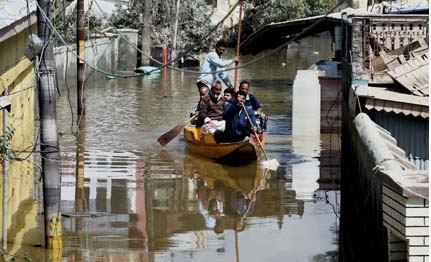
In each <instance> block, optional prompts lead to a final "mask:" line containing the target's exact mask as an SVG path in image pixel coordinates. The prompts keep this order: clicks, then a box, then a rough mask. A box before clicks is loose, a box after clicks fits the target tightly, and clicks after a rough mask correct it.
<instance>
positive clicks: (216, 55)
mask: <svg viewBox="0 0 431 262" xmlns="http://www.w3.org/2000/svg"><path fill="white" fill-rule="evenodd" d="M225 49H226V43H225V42H224V41H223V40H220V41H218V42H217V44H216V46H215V50H214V51H212V52H209V53H208V54H207V55H206V56H205V60H204V62H203V64H202V66H201V69H200V75H199V77H198V81H197V82H196V85H197V86H198V89H200V88H201V87H202V86H204V85H205V86H208V87H209V88H211V86H212V85H213V84H214V81H215V80H216V79H217V75H218V76H219V77H220V78H221V80H223V82H224V83H225V85H226V86H227V87H228V88H232V83H231V81H230V79H229V77H228V76H227V74H226V72H225V71H222V72H218V73H216V72H217V71H220V70H222V68H225V67H227V66H229V65H231V64H233V63H235V62H238V61H239V56H235V57H234V58H232V59H229V60H223V59H221V56H222V54H223V52H224V50H225Z"/></svg>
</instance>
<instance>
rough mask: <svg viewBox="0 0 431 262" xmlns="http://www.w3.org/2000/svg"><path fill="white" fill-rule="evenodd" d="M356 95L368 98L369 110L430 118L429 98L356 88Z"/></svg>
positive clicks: (360, 86)
mask: <svg viewBox="0 0 431 262" xmlns="http://www.w3.org/2000/svg"><path fill="white" fill-rule="evenodd" d="M355 93H356V95H357V96H359V97H366V98H367V99H366V102H365V108H367V109H368V110H370V109H375V110H377V111H382V110H384V111H386V112H393V113H395V114H400V113H402V114H404V115H413V116H415V117H417V116H421V117H423V118H428V117H429V106H428V103H429V98H428V97H419V96H415V95H408V94H402V93H398V92H393V91H390V90H388V89H386V88H380V87H370V86H366V85H358V86H355Z"/></svg>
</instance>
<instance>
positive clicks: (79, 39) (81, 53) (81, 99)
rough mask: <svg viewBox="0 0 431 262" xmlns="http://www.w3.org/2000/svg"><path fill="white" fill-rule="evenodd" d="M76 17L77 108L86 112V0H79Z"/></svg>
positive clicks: (81, 111)
mask: <svg viewBox="0 0 431 262" xmlns="http://www.w3.org/2000/svg"><path fill="white" fill-rule="evenodd" d="M76 6H77V12H76V13H77V17H76V21H77V23H76V49H77V50H78V57H77V59H76V64H77V67H78V68H77V72H78V74H77V79H76V80H77V86H76V88H77V89H78V90H77V94H78V97H77V99H78V100H77V105H78V106H77V108H78V114H79V115H81V114H85V83H84V82H85V63H84V61H85V12H84V0H77V3H76Z"/></svg>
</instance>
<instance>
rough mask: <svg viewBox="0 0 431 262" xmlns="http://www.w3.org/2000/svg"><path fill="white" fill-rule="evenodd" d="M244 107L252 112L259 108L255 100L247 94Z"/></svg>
mask: <svg viewBox="0 0 431 262" xmlns="http://www.w3.org/2000/svg"><path fill="white" fill-rule="evenodd" d="M245 106H246V107H247V108H250V109H253V110H258V109H259V108H261V106H260V103H259V101H257V98H256V97H255V96H254V95H252V94H247V97H246V100H245Z"/></svg>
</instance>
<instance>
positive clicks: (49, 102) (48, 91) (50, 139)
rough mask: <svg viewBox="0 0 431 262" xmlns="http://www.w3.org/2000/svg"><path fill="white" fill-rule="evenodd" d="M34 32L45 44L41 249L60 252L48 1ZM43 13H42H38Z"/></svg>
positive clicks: (40, 1)
mask: <svg viewBox="0 0 431 262" xmlns="http://www.w3.org/2000/svg"><path fill="white" fill-rule="evenodd" d="M37 3H38V5H39V6H40V8H39V9H38V10H37V21H38V24H37V29H38V35H39V38H41V39H42V41H43V43H44V44H45V51H44V52H43V54H42V56H41V57H40V66H39V78H38V87H39V118H40V151H41V156H42V178H43V207H44V216H45V247H46V248H49V249H61V248H62V232H61V211H60V199H61V185H60V164H59V163H60V148H59V144H58V135H57V109H56V104H57V88H56V83H57V81H56V77H57V76H56V68H55V60H54V52H53V46H52V42H51V38H50V36H51V29H50V26H51V25H50V23H49V21H47V20H49V13H50V10H49V7H50V0H38V1H37ZM42 12H43V13H42Z"/></svg>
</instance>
